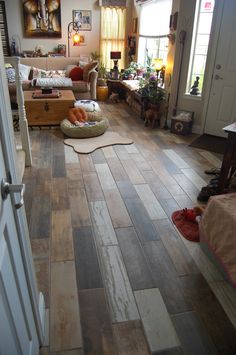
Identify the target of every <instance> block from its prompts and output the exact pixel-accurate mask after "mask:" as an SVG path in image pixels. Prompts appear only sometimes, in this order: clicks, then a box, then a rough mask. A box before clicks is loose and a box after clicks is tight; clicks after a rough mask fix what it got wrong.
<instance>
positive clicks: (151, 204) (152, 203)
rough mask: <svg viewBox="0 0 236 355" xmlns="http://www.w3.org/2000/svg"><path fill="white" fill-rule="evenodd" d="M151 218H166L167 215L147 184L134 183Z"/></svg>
mask: <svg viewBox="0 0 236 355" xmlns="http://www.w3.org/2000/svg"><path fill="white" fill-rule="evenodd" d="M134 187H135V189H136V191H137V193H138V195H139V198H140V199H141V200H142V202H143V204H144V207H145V208H146V211H147V213H148V215H149V217H150V219H151V220H155V219H163V218H167V215H166V213H165V211H164V210H163V208H162V207H161V205H160V203H159V202H158V200H157V199H156V197H155V195H154V193H153V192H152V190H151V189H150V187H149V186H148V185H147V184H140V185H134Z"/></svg>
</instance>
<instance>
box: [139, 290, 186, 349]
mask: <svg viewBox="0 0 236 355" xmlns="http://www.w3.org/2000/svg"><path fill="white" fill-rule="evenodd" d="M134 294H135V299H136V302H137V305H138V310H139V313H140V316H141V320H142V323H143V327H144V331H145V334H146V337H147V341H148V344H149V347H150V349H151V351H152V352H155V351H161V350H166V349H171V348H176V347H178V346H180V341H179V339H178V336H177V334H176V331H175V328H174V326H173V323H172V321H171V318H170V316H169V314H168V312H167V309H166V306H165V303H164V301H163V299H162V296H161V294H160V291H159V290H158V288H152V289H148V290H141V291H135V292H134Z"/></svg>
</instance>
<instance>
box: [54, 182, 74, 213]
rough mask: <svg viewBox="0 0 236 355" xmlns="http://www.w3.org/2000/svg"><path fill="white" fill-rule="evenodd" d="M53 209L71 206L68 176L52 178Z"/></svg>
mask: <svg viewBox="0 0 236 355" xmlns="http://www.w3.org/2000/svg"><path fill="white" fill-rule="evenodd" d="M51 207H52V209H53V210H67V209H69V208H70V204H69V198H68V188H67V179H66V178H55V179H53V180H52V206H51Z"/></svg>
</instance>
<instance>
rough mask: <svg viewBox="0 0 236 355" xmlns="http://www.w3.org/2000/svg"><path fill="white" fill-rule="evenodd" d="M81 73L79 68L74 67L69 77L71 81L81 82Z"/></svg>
mask: <svg viewBox="0 0 236 355" xmlns="http://www.w3.org/2000/svg"><path fill="white" fill-rule="evenodd" d="M83 72H84V70H83V69H82V68H80V67H75V68H73V69H72V70H71V72H70V74H69V77H70V78H71V80H72V81H79V80H83Z"/></svg>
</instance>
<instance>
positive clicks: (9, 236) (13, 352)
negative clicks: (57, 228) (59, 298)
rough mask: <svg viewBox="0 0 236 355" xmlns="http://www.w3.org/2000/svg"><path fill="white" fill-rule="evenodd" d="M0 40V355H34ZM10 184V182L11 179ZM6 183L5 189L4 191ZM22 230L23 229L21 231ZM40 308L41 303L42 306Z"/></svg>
mask: <svg viewBox="0 0 236 355" xmlns="http://www.w3.org/2000/svg"><path fill="white" fill-rule="evenodd" d="M11 121H12V117H11V112H10V102H9V94H8V88H7V83H6V75H5V68H4V61H3V54H2V44H1V38H0V189H1V191H0V354H1V355H18V354H19V355H29V354H32V355H37V354H38V353H39V345H40V344H41V343H42V338H43V335H42V334H43V332H42V322H41V320H40V315H39V313H40V310H39V309H40V306H39V303H40V300H42V297H39V293H38V292H37V291H36V290H37V286H36V282H35V279H34V278H33V276H32V275H33V274H34V272H33V263H31V265H30V255H31V254H30V248H29V247H27V237H28V235H27V233H26V229H27V228H26V227H27V225H26V222H24V216H25V213H24V206H23V207H21V209H17V210H16V203H17V202H19V200H20V194H19V193H13V192H11V193H9V194H8V193H7V192H8V190H9V186H10V190H11V189H12V187H13V186H15V187H17V171H16V154H15V145H14V138H13V130H12V128H11V127H10V123H9V122H11ZM10 176H11V177H12V180H11V177H10ZM3 179H6V180H7V181H8V182H9V183H10V182H12V184H10V185H9V186H8V188H6V187H5V188H3V182H4V180H3ZM24 228H25V229H24ZM41 305H42V302H41Z"/></svg>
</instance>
